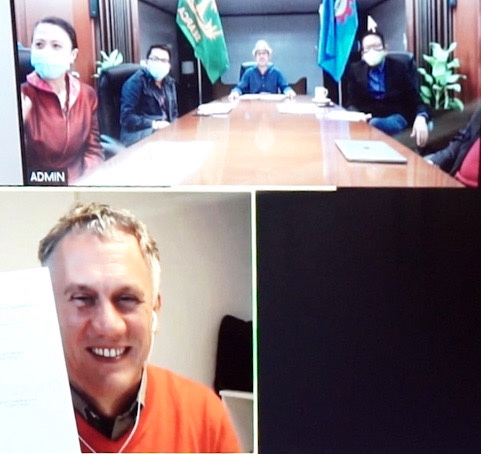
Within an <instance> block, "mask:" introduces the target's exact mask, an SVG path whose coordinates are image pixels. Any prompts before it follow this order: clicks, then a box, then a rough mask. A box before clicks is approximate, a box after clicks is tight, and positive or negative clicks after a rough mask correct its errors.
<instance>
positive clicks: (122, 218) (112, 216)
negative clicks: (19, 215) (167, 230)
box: [38, 203, 160, 298]
mask: <svg viewBox="0 0 481 454" xmlns="http://www.w3.org/2000/svg"><path fill="white" fill-rule="evenodd" d="M119 231H120V232H124V233H127V234H130V235H133V236H134V237H135V238H136V239H137V242H138V244H139V248H140V252H141V253H142V256H143V257H144V260H145V262H146V263H147V266H148V267H149V269H150V272H151V275H152V286H153V291H154V298H155V297H156V296H157V293H158V292H159V291H160V259H159V251H158V249H157V243H156V242H155V240H154V239H153V237H152V236H151V235H150V233H149V232H148V230H147V227H146V226H145V224H144V223H143V222H141V221H139V220H138V219H137V218H136V217H135V216H134V215H133V214H132V213H130V212H129V211H128V210H116V209H113V208H111V207H110V206H108V205H103V204H98V203H89V204H84V203H77V204H76V205H74V206H73V207H72V208H71V209H70V210H69V211H68V212H67V213H66V214H65V215H64V216H62V217H61V218H60V219H59V220H58V221H57V224H55V225H54V226H53V227H52V229H50V231H49V232H48V233H47V235H46V236H45V237H44V238H43V239H42V240H41V241H40V243H39V246H38V258H39V260H40V263H41V264H42V265H43V266H45V265H47V264H48V260H49V258H50V257H51V255H52V253H53V252H54V250H55V248H56V246H57V244H58V243H59V242H60V241H61V240H62V238H64V237H65V236H67V235H68V234H69V233H92V234H94V235H97V236H98V237H99V238H105V239H113V238H115V233H116V232H119Z"/></svg>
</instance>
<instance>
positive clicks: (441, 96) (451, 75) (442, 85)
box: [418, 42, 466, 110]
mask: <svg viewBox="0 0 481 454" xmlns="http://www.w3.org/2000/svg"><path fill="white" fill-rule="evenodd" d="M456 45H457V43H455V42H453V43H451V44H450V45H449V47H448V48H446V49H445V48H443V47H442V46H441V45H440V44H439V43H430V44H429V46H430V48H431V55H426V54H423V59H424V60H425V61H426V62H427V63H428V65H429V70H430V71H427V70H426V69H425V68H418V71H419V73H420V74H421V75H422V76H423V78H424V85H421V98H422V100H423V102H424V103H425V104H427V105H429V106H431V107H432V108H433V109H435V110H463V109H464V104H463V102H462V101H461V100H460V99H459V98H456V96H455V93H460V92H461V84H460V83H459V80H460V79H466V76H465V75H463V74H456V73H455V70H456V69H457V68H459V66H460V64H459V59H458V58H452V56H451V53H452V52H453V51H454V49H455V48H456Z"/></svg>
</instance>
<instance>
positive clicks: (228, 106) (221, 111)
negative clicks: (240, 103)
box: [197, 101, 234, 116]
mask: <svg viewBox="0 0 481 454" xmlns="http://www.w3.org/2000/svg"><path fill="white" fill-rule="evenodd" d="M233 108H234V105H233V104H232V103H227V102H217V101H214V102H209V103H207V104H200V105H199V107H197V115H206V116H210V115H227V114H228V113H229V112H230V111H231V110H232V109H233Z"/></svg>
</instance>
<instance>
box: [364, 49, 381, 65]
mask: <svg viewBox="0 0 481 454" xmlns="http://www.w3.org/2000/svg"><path fill="white" fill-rule="evenodd" d="M385 56H386V52H385V51H383V50H374V49H371V50H368V51H367V52H366V53H364V54H363V55H362V59H363V60H364V61H365V62H366V63H367V64H368V65H369V66H377V65H379V64H381V63H382V61H383V60H384V57H385Z"/></svg>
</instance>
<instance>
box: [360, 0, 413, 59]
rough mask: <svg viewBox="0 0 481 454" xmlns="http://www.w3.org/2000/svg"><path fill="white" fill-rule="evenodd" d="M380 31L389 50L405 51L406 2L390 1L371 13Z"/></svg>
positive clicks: (401, 0)
mask: <svg viewBox="0 0 481 454" xmlns="http://www.w3.org/2000/svg"><path fill="white" fill-rule="evenodd" d="M369 14H370V15H371V16H372V18H373V19H374V20H375V21H376V23H377V25H378V30H379V31H380V32H381V33H382V34H383V35H384V39H385V40H386V45H387V47H388V49H390V50H395V51H405V50H406V48H405V47H404V44H405V34H406V2H405V0H390V1H387V2H385V3H381V4H380V5H379V6H377V7H375V8H373V9H372V10H371V11H369Z"/></svg>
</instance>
